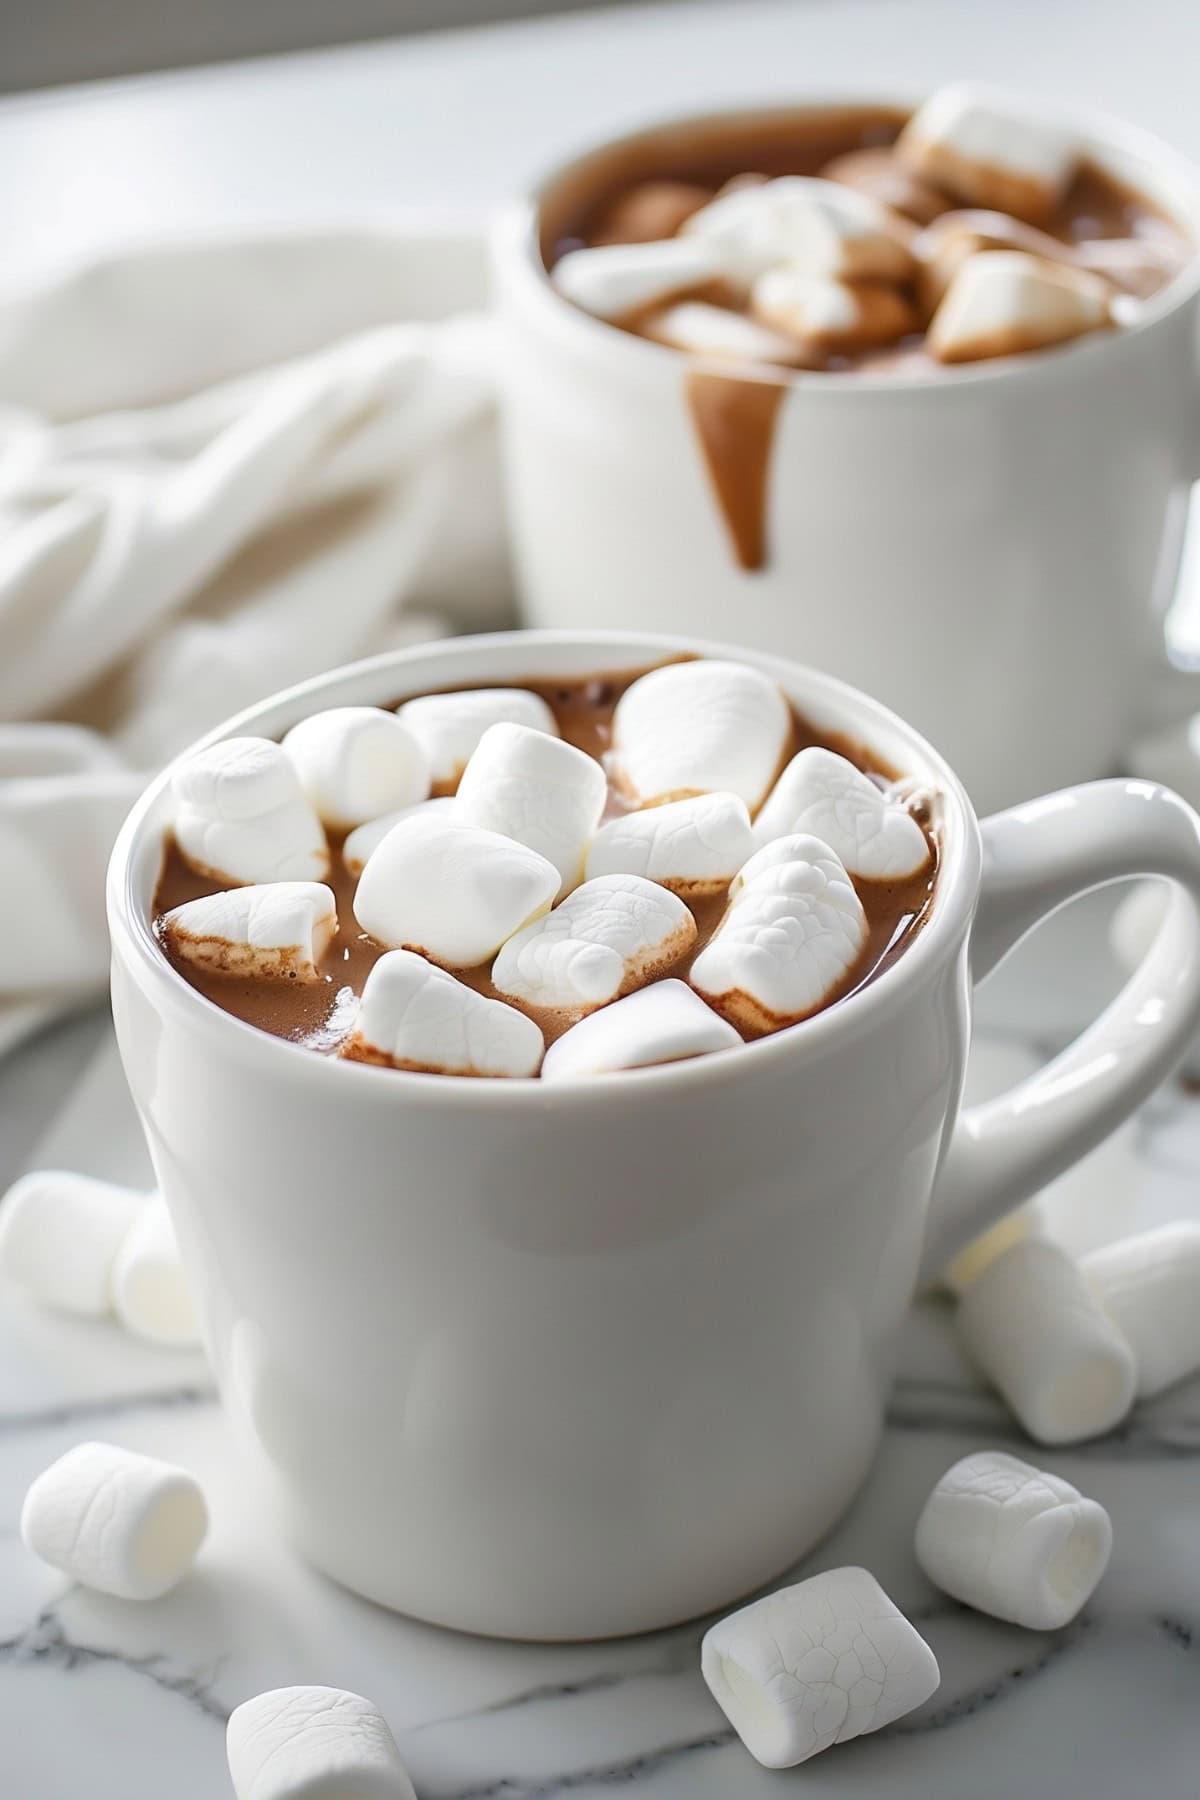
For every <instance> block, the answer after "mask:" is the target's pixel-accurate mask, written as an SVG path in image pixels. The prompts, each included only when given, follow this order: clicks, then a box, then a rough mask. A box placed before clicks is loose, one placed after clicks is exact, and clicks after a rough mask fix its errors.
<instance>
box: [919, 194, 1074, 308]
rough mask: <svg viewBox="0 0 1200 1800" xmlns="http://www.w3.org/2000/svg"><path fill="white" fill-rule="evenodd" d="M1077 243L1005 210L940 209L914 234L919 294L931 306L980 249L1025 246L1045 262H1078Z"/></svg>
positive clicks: (1024, 247) (1019, 248)
mask: <svg viewBox="0 0 1200 1800" xmlns="http://www.w3.org/2000/svg"><path fill="white" fill-rule="evenodd" d="M1077 248H1078V247H1077V246H1076V245H1074V244H1067V243H1064V242H1063V240H1062V239H1061V238H1056V237H1051V236H1050V234H1049V232H1047V231H1039V230H1038V229H1037V227H1036V226H1035V225H1026V224H1024V223H1023V222H1022V221H1021V220H1020V219H1012V218H1010V217H1009V215H1008V214H1007V213H998V212H984V211H980V210H977V209H969V210H967V211H955V212H948V213H943V215H942V217H941V218H940V219H938V220H937V221H936V222H935V223H934V224H932V225H930V226H929V227H928V229H927V230H925V231H922V232H921V233H920V234H919V236H918V237H916V238H915V239H914V240H913V250H914V253H915V254H916V256H917V259H918V261H919V263H920V265H921V269H920V287H921V293H922V297H923V298H924V300H925V303H926V305H927V306H928V308H929V310H930V311H932V310H933V308H934V307H935V306H936V305H937V303H938V301H939V300H941V298H942V296H943V294H944V293H945V292H946V289H947V288H948V287H949V286H950V283H951V280H952V279H953V277H954V276H955V275H956V274H957V273H958V270H959V269H960V268H961V267H962V265H963V263H965V262H966V261H967V259H968V257H971V256H978V255H979V254H980V252H981V251H984V250H1024V251H1027V252H1028V254H1029V255H1030V256H1037V257H1040V258H1041V259H1042V260H1043V261H1044V262H1061V263H1065V264H1067V265H1068V266H1071V265H1073V264H1076V263H1077V260H1078V258H1077Z"/></svg>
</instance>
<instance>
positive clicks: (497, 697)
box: [396, 688, 559, 788]
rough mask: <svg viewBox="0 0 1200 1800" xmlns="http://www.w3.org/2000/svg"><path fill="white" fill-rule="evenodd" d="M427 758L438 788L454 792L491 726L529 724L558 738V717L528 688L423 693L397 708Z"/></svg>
mask: <svg viewBox="0 0 1200 1800" xmlns="http://www.w3.org/2000/svg"><path fill="white" fill-rule="evenodd" d="M396 717H397V718H398V719H401V720H402V721H403V722H404V724H405V725H407V726H408V728H409V730H410V731H412V732H414V733H415V734H416V736H417V737H418V738H419V739H420V741H421V744H422V745H423V746H424V750H425V754H426V756H427V757H428V758H429V766H430V771H431V774H432V777H433V781H434V785H435V786H437V787H446V788H453V787H455V786H456V785H457V783H458V779H459V777H460V775H461V774H462V772H463V770H464V769H465V768H466V766H467V764H468V763H469V762H470V760H471V757H472V756H473V755H474V753H475V748H476V745H477V744H478V743H479V740H480V738H481V737H482V736H483V734H484V732H485V731H486V730H487V729H488V726H489V725H525V726H527V727H528V728H529V730H530V731H544V732H545V733H546V735H547V737H557V736H558V735H559V733H558V725H557V723H556V721H555V717H554V714H553V713H552V712H551V711H550V708H549V707H548V706H547V705H546V702H545V701H544V700H543V699H542V697H541V695H540V694H531V693H530V692H529V689H528V688H469V689H466V690H465V691H464V692H462V693H457V694H422V695H420V696H419V698H418V699H416V700H406V701H405V702H404V704H403V706H399V707H397V708H396Z"/></svg>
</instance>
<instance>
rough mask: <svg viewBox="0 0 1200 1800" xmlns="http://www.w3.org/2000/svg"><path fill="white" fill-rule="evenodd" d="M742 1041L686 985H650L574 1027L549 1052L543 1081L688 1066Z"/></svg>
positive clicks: (543, 1072)
mask: <svg viewBox="0 0 1200 1800" xmlns="http://www.w3.org/2000/svg"><path fill="white" fill-rule="evenodd" d="M741 1041H742V1040H741V1038H740V1037H739V1036H738V1034H737V1032H736V1031H735V1030H734V1028H733V1026H732V1025H730V1024H729V1023H728V1021H727V1020H725V1019H721V1018H718V1017H717V1015H716V1013H715V1012H713V1010H712V1008H711V1007H709V1006H706V1005H705V1004H704V1002H703V1000H701V999H700V997H699V995H697V994H694V993H693V992H692V990H691V988H690V987H688V985H687V984H686V982H683V981H675V980H668V981H652V982H651V983H650V985H649V986H648V987H644V988H639V989H638V990H637V992H636V993H633V994H627V995H626V996H625V998H624V999H623V1000H615V1001H614V1002H613V1004H612V1005H611V1006H602V1007H601V1008H600V1009H599V1010H598V1011H597V1012H592V1013H589V1014H588V1015H587V1017H586V1018H583V1019H581V1020H580V1021H579V1023H578V1025H572V1027H571V1029H570V1030H569V1031H564V1033H563V1035H562V1036H561V1037H560V1038H558V1039H556V1040H555V1042H554V1043H553V1044H551V1046H550V1048H549V1049H548V1050H547V1052H546V1060H545V1062H544V1063H543V1064H542V1080H543V1081H575V1080H578V1079H579V1077H580V1076H584V1075H606V1074H609V1073H610V1072H615V1071H616V1070H619V1069H644V1068H648V1067H650V1066H651V1065H653V1064H656V1063H670V1062H685V1061H689V1060H690V1059H691V1058H692V1057H695V1056H708V1055H711V1053H712V1052H713V1051H714V1050H731V1049H734V1048H736V1047H737V1045H739V1044H740V1043H741Z"/></svg>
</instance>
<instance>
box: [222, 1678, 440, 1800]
mask: <svg viewBox="0 0 1200 1800" xmlns="http://www.w3.org/2000/svg"><path fill="white" fill-rule="evenodd" d="M225 1754H226V1756H227V1757H228V1759H229V1774H230V1777H231V1779H232V1781H233V1791H234V1793H235V1794H236V1796H237V1800H416V1796H415V1794H414V1793H413V1786H412V1782H411V1781H410V1780H409V1778H408V1776H407V1774H406V1773H405V1769H404V1764H403V1763H402V1762H401V1761H400V1752H399V1751H398V1750H397V1748H396V1740H395V1739H394V1738H393V1736H392V1734H391V1732H390V1731H389V1730H388V1727H387V1725H386V1723H385V1721H384V1720H383V1719H382V1718H381V1717H380V1715H379V1713H378V1712H377V1711H376V1710H375V1708H374V1707H373V1706H372V1705H371V1702H370V1701H369V1700H364V1699H363V1697H362V1695H361V1694H349V1693H346V1692H345V1691H344V1690H343V1689H342V1688H327V1687H288V1688H273V1689H272V1690H271V1691H270V1692H269V1693H266V1694H256V1695H255V1697H254V1699H252V1700H245V1701H243V1702H242V1704H241V1706H238V1707H235V1708H234V1711H233V1713H232V1714H231V1715H230V1719H229V1725H228V1728H227V1730H226V1734H225Z"/></svg>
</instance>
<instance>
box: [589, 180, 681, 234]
mask: <svg viewBox="0 0 1200 1800" xmlns="http://www.w3.org/2000/svg"><path fill="white" fill-rule="evenodd" d="M710 198H711V189H709V188H706V187H702V186H701V185H700V183H699V182H695V181H639V182H638V183H637V185H636V186H635V187H631V188H626V190H625V191H624V193H620V194H617V195H616V196H615V197H614V198H613V199H612V200H610V201H609V202H608V204H607V206H605V208H604V210H603V212H602V213H601V214H600V217H599V219H598V220H596V221H595V222H594V223H593V224H592V226H591V228H590V230H589V232H588V237H589V239H590V240H591V242H592V243H593V244H649V243H652V242H653V240H654V239H655V238H670V237H674V236H675V233H676V232H677V231H678V230H679V227H680V226H681V225H682V224H683V222H684V220H685V219H689V218H691V216H692V214H693V213H694V212H697V211H698V210H699V208H700V207H702V206H704V205H705V204H706V202H707V201H708V200H709V199H710Z"/></svg>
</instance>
